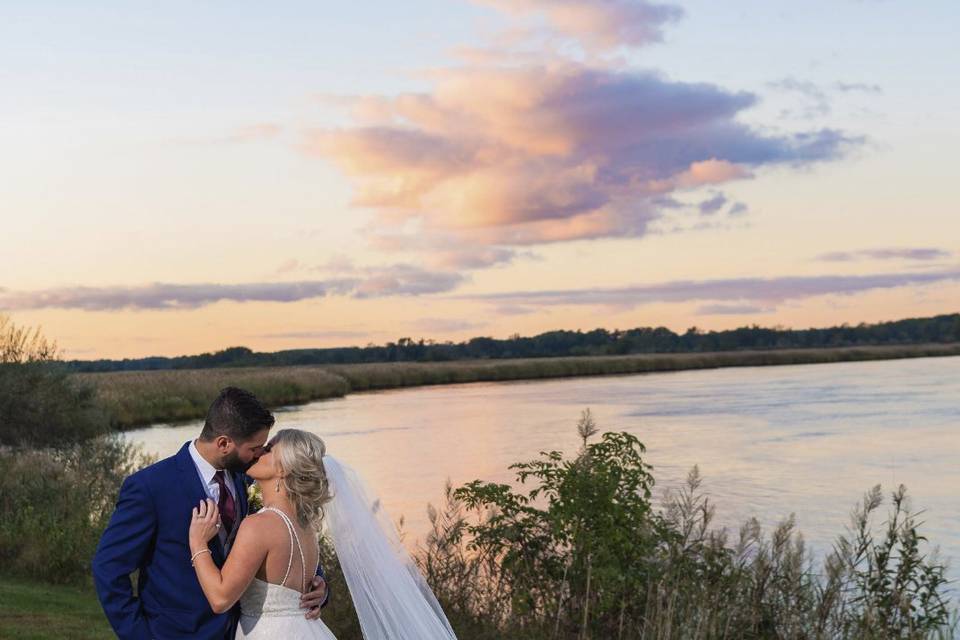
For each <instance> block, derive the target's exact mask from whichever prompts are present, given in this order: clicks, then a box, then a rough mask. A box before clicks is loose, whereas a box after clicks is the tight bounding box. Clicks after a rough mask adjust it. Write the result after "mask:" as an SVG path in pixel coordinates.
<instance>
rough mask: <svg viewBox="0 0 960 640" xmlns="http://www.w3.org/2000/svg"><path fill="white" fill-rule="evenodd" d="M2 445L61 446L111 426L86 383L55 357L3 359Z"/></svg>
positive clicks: (0, 384) (0, 381) (0, 375)
mask: <svg viewBox="0 0 960 640" xmlns="http://www.w3.org/2000/svg"><path fill="white" fill-rule="evenodd" d="M0 417H2V419H0V445H7V446H15V447H22V446H30V447H60V446H69V445H71V444H75V443H78V442H82V441H84V440H87V439H89V438H92V437H94V436H97V435H100V434H102V433H104V432H106V431H107V430H109V429H110V423H109V421H108V419H107V416H106V414H105V413H104V411H103V410H102V409H101V408H100V406H99V404H98V403H97V402H96V394H95V391H94V389H93V388H92V387H90V386H89V385H85V384H83V383H81V382H79V381H78V380H76V378H75V377H74V376H72V375H70V374H68V372H67V371H66V370H65V369H64V368H63V366H62V365H61V364H59V363H56V362H26V363H7V364H0Z"/></svg>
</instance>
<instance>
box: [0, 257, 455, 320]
mask: <svg viewBox="0 0 960 640" xmlns="http://www.w3.org/2000/svg"><path fill="white" fill-rule="evenodd" d="M463 280H464V276H463V275H461V274H459V273H454V272H433V271H428V270H425V269H421V268H418V267H414V266H411V265H393V266H391V267H390V268H388V269H383V270H379V271H378V270H368V271H367V274H366V275H365V276H363V277H358V278H340V279H328V280H312V281H300V282H252V283H243V284H214V283H205V284H172V283H159V282H158V283H151V284H145V285H139V286H113V287H84V286H78V287H58V288H52V289H42V290H38V291H9V290H5V289H0V309H4V310H26V309H49V308H56V309H79V310H84V311H114V310H120V309H132V310H176V309H197V308H200V307H205V306H208V305H211V304H215V303H217V302H277V303H289V302H299V301H301V300H309V299H313V298H323V297H325V296H351V297H354V298H378V297H387V296H416V295H425V294H432V293H442V292H447V291H451V290H452V289H454V288H456V287H457V286H458V285H459V284H461V283H462V282H463Z"/></svg>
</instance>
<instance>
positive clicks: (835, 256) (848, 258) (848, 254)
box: [816, 247, 953, 262]
mask: <svg viewBox="0 0 960 640" xmlns="http://www.w3.org/2000/svg"><path fill="white" fill-rule="evenodd" d="M952 255H953V252H951V251H947V250H946V249H938V248H936V247H885V248H880V249H860V250H858V251H831V252H829V253H821V254H820V255H818V256H817V258H816V259H817V260H822V261H826V262H857V261H861V260H941V259H944V258H949V257H951V256H952Z"/></svg>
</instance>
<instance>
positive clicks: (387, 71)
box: [0, 0, 960, 357]
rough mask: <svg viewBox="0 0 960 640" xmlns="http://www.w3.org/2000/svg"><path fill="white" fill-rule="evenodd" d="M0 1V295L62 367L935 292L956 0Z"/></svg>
mask: <svg viewBox="0 0 960 640" xmlns="http://www.w3.org/2000/svg"><path fill="white" fill-rule="evenodd" d="M341 4H342V3H341ZM561 6H562V10H559V9H557V7H561ZM564 12H565V13H564ZM0 15H2V20H0V82H2V83H3V87H4V90H3V94H2V96H3V99H2V100H0V143H2V145H0V172H2V175H3V180H2V181H0V207H2V211H3V216H4V228H5V231H6V233H5V234H4V235H3V236H2V237H0V311H2V312H4V313H6V314H8V315H11V316H12V317H13V318H14V319H15V320H17V321H19V322H22V323H26V324H36V325H42V326H43V327H44V329H45V331H46V332H47V333H48V334H50V335H52V336H53V337H56V338H58V339H59V340H60V342H61V344H62V345H63V347H64V348H65V350H66V352H67V353H68V354H71V355H75V356H77V357H94V356H122V355H147V354H150V353H169V354H173V353H184V352H193V351H202V350H210V349H216V348H223V347H226V346H230V345H233V344H247V345H249V346H252V347H253V348H258V349H264V350H272V349H277V348H286V347H300V346H315V345H328V344H344V343H365V342H367V341H374V342H382V341H385V340H392V339H396V338H397V337H399V336H400V335H414V336H421V335H422V336H424V337H433V338H436V339H461V338H464V337H469V336H472V335H480V334H483V335H508V334H510V333H513V332H514V331H520V332H521V333H535V332H538V331H544V330H549V329H555V328H571V329H576V328H582V329H590V328H593V327H595V326H607V327H608V328H614V326H619V327H625V326H637V325H648V324H664V325H667V326H670V327H672V328H675V329H683V328H684V327H686V326H690V325H693V324H696V325H698V326H705V327H710V328H725V327H730V326H738V325H742V324H745V323H753V322H756V323H759V324H784V325H789V326H810V325H822V324H833V323H840V322H858V321H861V320H863V321H878V320H884V319H894V318H898V317H905V316H913V315H927V314H933V313H945V312H954V311H956V310H957V309H956V302H955V301H956V300H957V299H960V298H958V297H957V294H958V293H960V288H958V286H957V279H958V278H957V275H956V273H957V270H958V264H957V256H958V255H960V222H958V216H957V213H958V212H957V210H956V202H957V195H958V186H957V180H956V169H955V168H954V167H955V162H954V160H953V155H954V149H955V148H956V147H957V143H958V142H960V133H958V132H960V127H958V122H957V120H958V117H960V88H958V87H957V85H956V83H955V82H953V80H952V79H953V78H954V77H956V76H957V72H958V71H960V69H958V66H960V64H958V60H960V56H958V55H957V53H958V51H957V47H956V45H955V44H954V43H953V42H952V34H953V33H955V30H956V27H957V25H958V17H960V7H958V5H956V3H950V2H924V3H903V2H895V1H893V0H885V1H879V0H878V1H854V0H850V1H834V2H808V3H803V4H799V5H798V4H796V3H779V2H771V3H754V2H749V3H748V2H727V3H715V2H712V3H711V2H682V3H675V4H669V5H666V4H665V5H656V4H651V3H646V2H637V1H631V0H608V1H607V2H598V1H594V2H591V1H589V0H565V1H564V2H558V3H553V4H550V3H546V4H545V3H543V2H542V1H541V0H518V2H516V3H512V4H509V5H504V4H503V3H502V2H500V1H499V0H485V2H482V3H471V2H454V1H451V0H447V1H444V2H439V1H436V2H423V1H411V2H406V3H384V2H367V3H362V4H360V5H358V6H350V5H342V6H341V5H338V6H332V5H330V4H329V3H325V4H321V3H308V2H285V3H274V4H273V5H269V6H268V5H264V4H262V3H253V2H240V3H230V4H227V3H206V4H199V5H198V4H197V3H185V2H168V3H163V4H162V5H157V4H156V3H146V2H128V3H122V4H121V3H96V2H70V3H66V2H33V3H20V4H12V3H0ZM571 15H572V16H574V17H573V18H570V16H571ZM611 16H613V17H614V18H619V19H624V17H627V18H630V19H636V20H638V21H639V20H646V21H647V22H646V23H645V24H640V23H639V22H638V23H637V24H630V23H629V20H624V24H621V25H619V27H620V30H615V29H613V28H611V27H610V25H611V24H614V25H616V22H615V21H614V22H613V23H611V22H609V21H608V19H609V18H610V17H611ZM636 16H654V17H652V18H650V17H646V18H642V19H641V18H635V17H636ZM656 16H661V17H659V18H658V17H656ZM663 16H669V17H667V18H664V17H663ZM633 27H636V29H635V30H634V31H630V28H633ZM640 28H643V29H646V31H641V30H639V29H640ZM631 33H633V34H636V33H653V34H659V36H660V39H659V41H656V38H646V39H638V38H636V37H634V38H633V39H632V40H631V37H632V36H631V35H630V34H631ZM616 37H623V41H622V42H619V41H616V40H615V38H616ZM597 43H606V44H603V46H601V45H599V44H597ZM611 43H613V44H611ZM684 96H686V97H684ZM598 101H601V102H602V101H607V103H606V104H599V105H598V104H597V102H598ZM631 109H632V110H633V111H630V110H631ZM690 109H692V110H693V111H691V112H690V113H691V114H694V115H691V116H690V117H692V118H694V120H692V121H688V120H684V119H683V118H685V117H686V116H682V115H678V114H683V113H685V112H686V110H690ZM625 110H626V111H625ZM610 117H623V118H624V120H623V121H622V122H621V123H620V124H618V125H617V126H621V127H624V140H626V142H623V141H618V140H616V139H611V138H610V136H611V135H613V137H614V138H616V137H617V135H618V134H616V131H615V130H614V132H613V134H611V131H610V130H609V126H613V125H611V124H610V122H606V123H605V122H604V119H605V118H607V119H609V118H610ZM644 118H652V120H650V122H644ZM677 118H679V120H677ZM618 122H620V121H618ZM678 123H679V124H678ZM608 125H609V126H608ZM677 126H680V127H685V129H684V131H685V132H686V133H684V134H683V137H680V138H670V139H664V140H663V141H662V142H657V140H659V139H660V138H661V137H662V136H663V135H666V134H664V133H663V132H664V131H667V130H668V129H669V130H671V131H672V130H674V129H671V128H675V127H677ZM658 127H659V128H658ZM824 132H832V133H830V134H829V135H827V134H826V133H824ZM398 135H399V136H401V137H398ZM671 135H672V134H671ZM677 135H679V134H677ZM605 136H606V137H605ZM704 136H706V137H704ZM718 136H720V137H718ZM730 136H732V137H730ZM801 141H806V142H804V143H803V144H805V145H806V146H805V147H803V148H801V147H802V145H801ZM658 144H659V145H660V146H659V147H658V146H657V145H658ZM813 144H817V145H820V146H818V147H814V146H811V145H813ZM758 145H759V146H758ZM701 147H702V150H701ZM761 147H762V148H763V149H766V151H764V152H763V153H760V152H759V151H757V150H758V149H760V148H761ZM774 148H776V149H779V151H776V152H774V151H772V150H773V149H774ZM815 148H816V149H818V151H817V152H816V153H814V151H813V149H815ZM748 149H750V150H751V151H749V152H748V151H747V150H748ZM698 153H699V154H700V155H697V154H698ZM758 153H760V155H758ZM444 154H446V155H444ZM638 154H639V155H638ZM677 154H679V155H677ZM724 154H726V156H724ZM814 155H815V156H816V157H814ZM721 156H724V157H721ZM624 162H627V163H631V164H630V165H629V166H627V165H625V164H624ZM638 162H639V164H636V163H638ZM398 190H399V191H398ZM388 192H389V193H390V195H389V197H388V196H386V195H385V194H387V193H388ZM374 194H376V195H374ZM374 201H375V202H374ZM371 202H374V204H371ZM710 203H713V204H710ZM824 254H834V257H836V254H841V255H842V256H844V258H843V259H841V260H837V259H834V260H824V259H822V256H823V255H824ZM921 256H922V257H921ZM918 272H922V273H925V274H927V275H926V276H924V277H922V278H917V277H913V276H911V275H910V274H915V273H918ZM757 278H759V279H761V280H764V282H761V283H760V284H759V285H758V286H757V288H755V289H753V290H749V291H745V290H743V289H742V288H740V287H739V285H738V286H737V287H734V286H732V284H731V283H732V282H734V281H736V282H738V283H741V282H742V281H749V280H750V279H757ZM797 278H815V279H817V280H816V287H815V288H816V289H817V293H816V294H809V295H808V294H803V295H798V294H795V293H790V292H789V291H787V289H789V288H790V287H796V283H797V282H798V281H797V280H796V279H797ZM850 278H861V279H860V280H854V281H851V280H850ZM824 279H826V280H824ZM689 282H694V283H696V286H694V287H690V286H688V285H686V284H683V283H689ZM824 282H826V283H828V284H829V286H825V287H823V286H821V285H823V283H824ZM851 282H856V283H857V284H854V285H851V284H850V283H851ZM808 284H809V283H808ZM158 285H163V286H158ZM811 286H812V285H811ZM851 286H852V290H851V288H850V287H851ZM650 290H656V291H663V290H669V291H671V292H679V291H684V292H689V291H692V290H695V291H696V292H697V293H696V295H693V296H690V295H687V294H684V295H680V294H679V293H671V294H670V295H669V296H667V298H668V299H667V300H657V301H654V302H650V301H648V300H646V299H642V298H637V297H631V296H637V295H639V294H637V292H638V291H650ZM264 291H269V294H265V293H263V292H264ZM318 291H319V292H322V293H316V292H318ZM544 291H551V292H563V295H562V296H560V299H562V300H565V301H568V302H569V301H572V300H581V299H583V300H604V302H603V303H602V304H583V303H579V302H578V303H576V304H574V303H572V302H570V304H566V305H563V304H560V305H558V304H552V303H551V304H549V305H547V304H541V303H538V302H537V300H542V299H543V296H542V295H539V294H538V292H540V293H542V292H544ZM713 291H716V292H718V293H717V294H716V295H713V294H712V293H711V292H713ZM250 292H253V293H250ZM256 292H259V293H256ZM305 292H307V293H305ZM631 292H633V293H631ZM719 292H726V293H723V294H721V293H719ZM758 292H761V293H758ZM615 295H620V296H622V299H621V300H619V301H614V300H613V298H614V297H615ZM711 296H713V297H711ZM502 300H511V301H514V302H516V301H518V300H519V302H517V303H514V302H511V304H509V305H506V304H502V302H500V301H502ZM524 300H527V303H523V301H524ZM385 318H389V319H390V320H389V321H387V320H385Z"/></svg>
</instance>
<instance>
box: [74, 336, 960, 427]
mask: <svg viewBox="0 0 960 640" xmlns="http://www.w3.org/2000/svg"><path fill="white" fill-rule="evenodd" d="M958 355H960V343H951V344H926V345H902V346H868V347H843V348H835V349H782V350H768V351H723V352H714V353H657V354H639V355H626V356H598V357H591V356H583V357H566V358H527V359H515V360H463V361H455V362H389V363H374V364H349V365H322V366H312V365H311V366H290V367H251V368H229V369H228V368H221V369H190V370H166V371H132V372H116V373H82V374H76V376H77V377H78V378H79V379H80V380H82V381H84V382H87V383H89V384H92V385H93V386H94V387H95V389H96V390H97V398H98V403H99V404H100V406H101V407H102V408H103V409H104V411H106V413H107V414H108V415H109V416H110V421H111V424H112V425H113V426H114V427H115V428H116V429H130V428H134V427H140V426H145V425H149V424H154V423H157V422H177V421H184V420H194V419H197V418H202V417H203V416H204V415H206V411H207V407H208V406H209V403H210V399H211V398H213V397H214V396H216V393H217V391H218V390H219V389H221V388H223V387H225V386H228V385H236V386H240V387H244V388H246V389H249V390H250V391H251V392H253V393H254V394H256V395H257V397H258V398H260V399H261V401H262V402H264V403H265V404H266V405H268V406H270V407H279V406H284V405H291V404H303V403H306V402H312V401H315V400H324V399H328V398H337V397H343V396H345V395H346V394H348V393H353V392H357V391H371V390H383V389H397V388H403V387H413V386H423V385H436V384H460V383H467V382H490V381H508V380H537V379H547V378H566V377H578V376H597V375H617V374H636V373H655V372H663V371H683V370H691V369H715V368H722V367H756V366H778V365H794V364H822V363H833V362H855V361H865V360H892V359H901V358H925V357H944V356H958Z"/></svg>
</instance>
